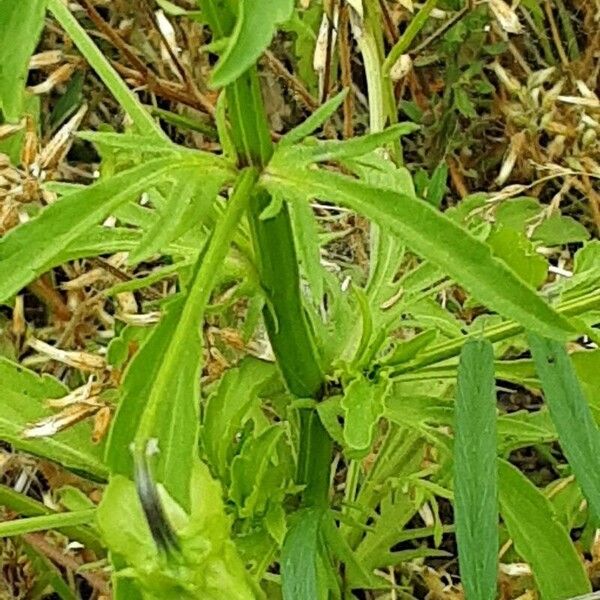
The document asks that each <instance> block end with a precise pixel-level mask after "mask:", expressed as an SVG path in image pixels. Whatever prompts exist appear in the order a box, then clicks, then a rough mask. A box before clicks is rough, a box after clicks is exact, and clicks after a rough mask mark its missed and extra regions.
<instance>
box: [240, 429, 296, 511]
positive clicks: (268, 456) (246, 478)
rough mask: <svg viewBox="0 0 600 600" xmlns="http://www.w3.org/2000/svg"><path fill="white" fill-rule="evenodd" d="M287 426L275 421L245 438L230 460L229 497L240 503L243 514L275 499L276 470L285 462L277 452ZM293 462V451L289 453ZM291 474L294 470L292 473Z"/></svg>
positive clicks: (261, 507)
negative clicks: (252, 436)
mask: <svg viewBox="0 0 600 600" xmlns="http://www.w3.org/2000/svg"><path fill="white" fill-rule="evenodd" d="M283 433H284V429H283V428H282V427H281V426H279V425H273V426H271V427H269V428H268V429H266V430H265V431H263V432H262V433H261V434H260V435H258V436H257V437H255V438H250V439H248V440H246V441H245V442H244V445H243V446H242V450H241V452H240V453H239V454H238V455H237V456H236V457H235V458H234V459H233V461H232V462H231V486H230V488H229V497H230V498H231V500H233V502H235V503H236V504H237V506H238V507H239V511H238V514H239V516H241V517H251V516H254V514H255V513H258V514H261V513H264V512H265V509H266V506H267V503H268V502H269V500H273V501H276V499H277V497H276V495H277V491H278V490H277V487H278V484H279V483H280V482H279V481H277V474H278V473H277V472H278V471H281V470H282V469H281V467H282V466H283V467H284V469H285V466H286V465H282V464H281V461H280V460H278V456H277V445H278V443H279V441H280V440H281V437H282V435H283ZM286 458H288V460H289V462H288V465H290V464H291V460H292V457H291V455H290V456H288V457H286ZM289 475H290V478H291V473H289Z"/></svg>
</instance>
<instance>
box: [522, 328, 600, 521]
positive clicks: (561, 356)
mask: <svg viewBox="0 0 600 600" xmlns="http://www.w3.org/2000/svg"><path fill="white" fill-rule="evenodd" d="M528 339H529V344H530V346H531V353H532V355H533V360H534V362H535V366H536V369H537V372H538V374H539V376H540V380H541V382H542V388H543V390H544V399H545V401H546V404H547V405H548V409H549V411H550V416H551V417H552V421H553V422H554V426H555V427H556V431H557V432H558V439H559V441H560V445H561V447H562V449H563V452H564V453H565V456H566V457H567V460H568V461H569V465H570V466H571V468H572V469H573V473H574V474H575V477H576V479H577V483H578V484H579V485H580V486H581V490H582V491H583V494H584V495H585V497H586V499H587V501H588V504H589V507H590V510H591V512H592V513H593V515H594V517H595V518H596V519H600V472H599V471H598V469H595V468H593V465H595V464H596V463H597V461H598V457H599V456H600V431H598V426H597V425H596V423H595V422H594V418H593V416H592V412H591V410H590V407H589V405H588V402H587V400H586V398H585V396H584V394H583V390H582V389H581V385H580V384H579V381H578V378H577V373H576V371H575V369H574V367H573V364H572V362H571V359H570V358H569V355H568V354H567V351H566V350H565V347H564V346H563V345H562V344H560V343H558V342H553V341H552V340H547V339H544V338H542V337H540V336H539V335H536V334H534V333H530V334H529V336H528Z"/></svg>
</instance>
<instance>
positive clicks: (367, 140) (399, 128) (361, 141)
mask: <svg viewBox="0 0 600 600" xmlns="http://www.w3.org/2000/svg"><path fill="white" fill-rule="evenodd" d="M418 129H420V127H419V125H415V124H414V123H397V124H396V125H392V126H391V127H388V128H387V129H385V130H383V131H378V132H376V133H369V134H367V135H363V136H361V137H355V138H351V139H349V140H344V141H340V140H326V141H321V140H314V139H310V140H308V141H307V142H305V143H304V144H298V145H295V146H281V147H278V150H277V151H276V152H275V155H274V156H273V158H272V160H271V164H272V165H274V166H276V167H281V168H282V169H283V168H284V166H285V165H286V164H289V161H294V164H295V166H298V165H300V164H308V163H311V162H326V161H332V160H343V159H348V158H354V157H358V156H364V155H365V154H369V152H373V151H374V150H377V149H378V148H381V147H382V146H385V145H386V144H388V143H389V142H392V141H394V140H397V139H398V138H399V137H401V136H403V135H408V134H409V133H412V132H413V131H417V130H418Z"/></svg>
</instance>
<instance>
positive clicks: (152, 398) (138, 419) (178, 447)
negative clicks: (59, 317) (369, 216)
mask: <svg viewBox="0 0 600 600" xmlns="http://www.w3.org/2000/svg"><path fill="white" fill-rule="evenodd" d="M255 178H256V174H255V171H254V170H253V169H247V170H244V171H242V173H241V175H240V177H239V179H238V184H237V185H236V187H235V189H234V192H233V195H232V197H231V198H230V200H229V201H228V203H227V208H226V211H225V213H224V215H223V216H222V217H221V219H220V220H219V222H218V223H217V226H216V228H215V230H214V231H213V234H212V236H211V239H210V240H209V242H208V244H207V246H206V247H205V250H204V251H203V252H202V253H201V254H200V256H199V258H198V261H197V263H196V265H195V267H194V275H193V277H192V282H191V284H190V287H189V289H188V291H187V293H185V294H184V295H182V296H180V297H178V298H176V299H175V300H174V301H173V302H172V303H171V304H170V306H169V308H168V309H167V311H166V315H165V316H164V317H163V320H162V321H161V323H160V324H159V325H158V326H157V327H156V328H155V329H154V331H153V332H152V334H151V335H150V337H149V338H148V339H147V340H146V342H145V343H144V345H143V346H142V349H141V350H140V352H138V354H137V355H136V356H135V357H134V359H133V360H132V362H131V364H130V367H129V369H128V371H127V374H126V376H125V381H124V384H123V388H124V395H123V397H122V399H121V402H120V404H119V407H118V410H117V414H116V415H115V419H114V423H113V426H112V428H111V432H110V437H109V444H108V448H107V463H108V464H109V466H110V468H111V470H112V472H114V473H119V474H122V475H127V476H131V475H132V473H133V460H132V456H131V453H130V445H131V443H132V442H135V445H136V447H137V449H138V451H140V452H143V451H144V449H145V447H146V443H147V441H148V440H150V439H155V440H156V441H157V444H158V449H159V454H158V457H157V463H156V470H155V471H156V477H157V479H158V480H159V481H160V482H162V483H163V484H164V485H165V487H166V489H167V490H168V492H169V493H170V494H171V495H172V496H173V497H174V498H175V500H176V501H177V502H178V503H179V504H180V505H181V506H183V507H184V508H185V509H188V508H189V502H190V499H189V493H190V489H189V485H190V470H191V468H192V465H193V458H194V456H196V454H197V443H198V430H199V402H200V389H199V385H200V375H201V365H202V336H201V325H202V322H203V315H204V310H205V308H206V305H207V303H208V301H209V298H210V293H211V291H212V287H213V285H214V282H215V279H216V276H217V273H218V270H219V267H220V266H221V264H222V263H223V261H224V259H225V256H226V254H227V252H228V250H229V244H230V242H231V239H232V238H233V235H234V233H235V230H236V227H237V225H238V222H239V220H240V218H241V216H242V215H243V213H244V211H245V208H246V205H247V203H248V201H249V196H250V193H251V191H252V187H253V185H254V182H255Z"/></svg>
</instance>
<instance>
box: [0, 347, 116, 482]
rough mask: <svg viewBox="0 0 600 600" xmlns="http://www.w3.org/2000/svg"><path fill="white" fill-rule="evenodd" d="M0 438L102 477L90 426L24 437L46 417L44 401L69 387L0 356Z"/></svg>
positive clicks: (102, 468)
mask: <svg viewBox="0 0 600 600" xmlns="http://www.w3.org/2000/svg"><path fill="white" fill-rule="evenodd" d="M0 381H1V382H2V389H1V391H0V439H2V440H3V441H5V442H9V443H10V444H12V445H13V446H14V447H15V448H17V449H19V450H23V451H24V452H30V453H32V454H37V455H39V456H42V457H44V458H47V459H49V460H53V461H56V462H58V463H60V464H62V465H63V466H65V467H68V468H71V469H75V470H81V471H84V472H86V473H89V474H90V475H93V476H95V477H99V478H104V477H105V476H106V468H105V467H104V465H103V464H102V459H101V456H102V447H101V446H96V445H94V444H92V443H91V427H90V426H89V424H80V425H77V426H76V427H73V428H70V429H68V430H67V431H63V432H60V433H58V434H56V435H55V436H52V437H43V438H24V437H23V430H24V429H25V427H26V426H27V425H29V424H31V423H34V422H36V421H39V420H40V419H42V418H45V417H48V416H49V415H50V411H49V410H48V409H47V408H46V407H45V406H44V402H45V401H46V400H48V399H50V398H60V397H62V396H65V395H66V394H67V393H68V390H67V389H66V388H65V387H64V386H63V385H62V384H61V383H60V382H59V381H58V380H56V379H54V378H53V377H50V376H49V375H44V376H43V377H40V376H39V375H37V374H35V373H34V372H33V371H29V370H27V369H25V368H23V367H22V366H21V365H18V364H17V363H14V362H11V361H10V360H7V359H5V358H3V357H0Z"/></svg>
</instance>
